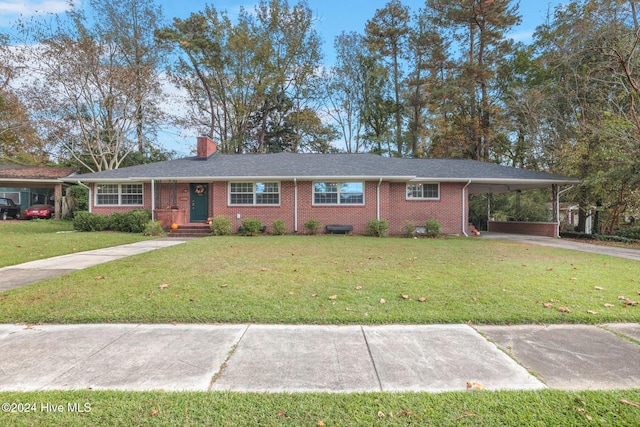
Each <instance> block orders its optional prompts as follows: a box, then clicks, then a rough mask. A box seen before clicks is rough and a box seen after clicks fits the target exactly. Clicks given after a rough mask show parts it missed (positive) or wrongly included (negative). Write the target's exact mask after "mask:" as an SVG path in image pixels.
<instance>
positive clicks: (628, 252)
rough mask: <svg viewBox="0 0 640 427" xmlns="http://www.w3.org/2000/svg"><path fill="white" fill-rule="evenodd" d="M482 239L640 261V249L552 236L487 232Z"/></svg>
mask: <svg viewBox="0 0 640 427" xmlns="http://www.w3.org/2000/svg"><path fill="white" fill-rule="evenodd" d="M481 238H482V239H498V240H510V241H513V242H521V243H529V244H531V245H540V246H549V247H553V248H561V249H571V250H574V251H581V252H590V253H593V254H600V255H610V256H615V257H618V258H626V259H632V260H635V261H640V249H630V248H619V247H616V246H607V245H596V244H593V243H582V242H576V241H575V240H568V239H553V238H551V237H542V236H529V235H525V234H507V233H487V232H484V233H482V235H481Z"/></svg>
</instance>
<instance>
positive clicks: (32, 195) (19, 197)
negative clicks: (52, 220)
mask: <svg viewBox="0 0 640 427" xmlns="http://www.w3.org/2000/svg"><path fill="white" fill-rule="evenodd" d="M74 173H75V169H73V168H56V167H45V166H18V165H0V197H7V198H10V199H12V200H13V201H14V203H16V204H18V205H20V210H21V211H22V210H24V209H26V208H28V207H29V206H30V205H31V204H33V203H34V202H36V203H50V202H53V203H51V204H53V205H54V207H55V217H56V218H60V215H61V212H62V195H63V187H66V186H68V185H69V184H67V183H64V182H63V181H62V178H65V177H68V176H71V175H73V174H74ZM51 198H53V200H51ZM44 199H47V200H44Z"/></svg>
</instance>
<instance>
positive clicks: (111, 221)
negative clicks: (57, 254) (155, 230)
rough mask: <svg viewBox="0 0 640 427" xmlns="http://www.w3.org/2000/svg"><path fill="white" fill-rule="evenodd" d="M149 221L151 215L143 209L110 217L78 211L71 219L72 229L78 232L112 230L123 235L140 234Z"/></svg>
mask: <svg viewBox="0 0 640 427" xmlns="http://www.w3.org/2000/svg"><path fill="white" fill-rule="evenodd" d="M149 221H151V213H150V212H149V211H147V210H144V209H135V210H133V211H130V212H126V213H119V212H118V213H114V214H112V215H100V214H94V213H90V212H87V211H78V212H76V215H75V216H74V218H73V228H74V229H75V230H78V231H105V230H113V231H121V232H123V233H142V232H144V229H145V227H146V225H147V223H148V222H149Z"/></svg>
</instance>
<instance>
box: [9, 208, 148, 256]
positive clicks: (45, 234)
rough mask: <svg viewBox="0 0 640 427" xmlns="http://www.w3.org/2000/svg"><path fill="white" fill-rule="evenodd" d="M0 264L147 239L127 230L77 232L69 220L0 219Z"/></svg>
mask: <svg viewBox="0 0 640 427" xmlns="http://www.w3.org/2000/svg"><path fill="white" fill-rule="evenodd" d="M0 235H1V236H2V245H1V246H0V268H1V267H6V266H9V265H17V264H22V263H23V262H29V261H35V260H38V259H43V258H51V257H54V256H58V255H66V254H70V253H74V252H82V251H90V250H93V249H99V248H106V247H110V246H117V245H125V244H128V243H134V242H139V241H141V240H146V239H150V237H145V236H142V235H141V234H131V233H114V232H101V233H78V232H74V231H73V223H72V222H71V221H60V220H32V221H0Z"/></svg>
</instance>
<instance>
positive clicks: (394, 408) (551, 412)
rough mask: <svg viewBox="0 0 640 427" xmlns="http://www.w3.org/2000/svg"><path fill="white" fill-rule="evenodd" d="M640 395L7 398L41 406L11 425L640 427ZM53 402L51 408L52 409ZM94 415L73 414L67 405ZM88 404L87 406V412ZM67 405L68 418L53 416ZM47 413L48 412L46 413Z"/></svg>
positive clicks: (7, 418) (93, 394) (2, 416)
mask: <svg viewBox="0 0 640 427" xmlns="http://www.w3.org/2000/svg"><path fill="white" fill-rule="evenodd" d="M621 400H624V401H627V402H638V401H640V390H622V391H583V392H564V391H557V390H544V391H523V392H469V393H464V392H463V393H459V392H456V393H442V394H427V393H364V394H321V393H309V394H254V393H226V392H225V393H218V392H215V393H214V392H210V393H204V392H202V393H192V392H189V393H165V392H114V391H88V390H82V391H67V392H60V391H50V392H33V393H0V402H10V403H11V402H14V403H30V404H35V407H36V412H29V413H6V412H5V413H2V412H0V424H2V425H4V426H45V425H46V426H49V425H57V426H103V425H122V426H141V425H148V426H156V425H157V426H165V425H172V426H196V425H197V426H258V425H260V426H317V425H326V426H417V425H425V426H426V425H428V426H528V427H530V426H576V425H590V426H610V425H617V426H635V425H638V424H639V423H640V408H638V407H635V406H633V405H631V404H628V403H624V402H621ZM47 404H49V405H48V406H47ZM69 404H70V405H71V406H72V407H73V406H74V404H75V405H77V406H76V407H81V408H83V409H89V412H84V413H72V412H69V411H68V410H67V408H68V405H69ZM85 404H88V406H84V405H85ZM57 405H62V406H63V408H64V412H62V413H52V412H46V408H47V407H49V408H51V407H53V406H57ZM43 408H44V410H43Z"/></svg>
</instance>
